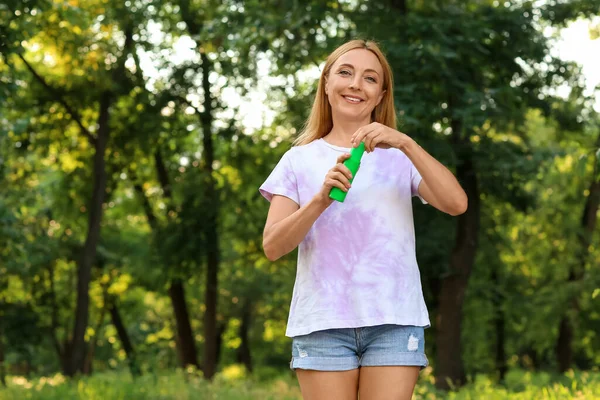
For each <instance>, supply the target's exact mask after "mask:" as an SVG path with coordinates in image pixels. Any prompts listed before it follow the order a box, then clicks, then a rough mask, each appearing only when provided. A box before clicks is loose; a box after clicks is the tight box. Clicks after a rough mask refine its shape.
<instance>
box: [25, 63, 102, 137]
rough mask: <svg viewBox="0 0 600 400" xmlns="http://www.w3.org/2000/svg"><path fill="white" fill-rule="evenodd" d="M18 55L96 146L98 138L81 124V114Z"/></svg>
mask: <svg viewBox="0 0 600 400" xmlns="http://www.w3.org/2000/svg"><path fill="white" fill-rule="evenodd" d="M17 55H18V56H19V58H20V59H21V60H22V61H23V62H24V63H25V66H27V69H28V70H29V71H30V72H31V73H32V74H33V76H34V77H35V79H37V80H38V82H40V83H41V84H42V86H44V88H45V89H46V90H47V91H48V92H50V93H51V94H52V95H53V96H54V97H55V99H56V100H58V102H59V103H60V104H62V105H63V107H64V108H65V109H66V110H67V112H68V113H69V114H70V115H71V118H73V120H74V121H75V122H76V123H77V125H79V127H80V128H81V132H82V133H83V134H84V135H85V136H86V137H87V138H88V140H89V141H90V143H91V144H92V145H95V144H96V137H94V135H92V134H91V133H90V131H89V130H88V129H87V128H86V127H85V126H83V123H82V122H81V117H80V116H79V113H78V112H77V110H75V109H73V108H72V107H71V106H70V105H69V103H67V101H66V100H65V98H64V97H63V96H62V95H61V94H60V93H59V92H58V91H57V90H56V89H55V88H53V87H52V86H50V85H49V84H48V82H46V80H45V79H44V78H43V77H42V76H40V74H38V73H37V71H36V70H35V69H34V68H33V66H32V65H31V64H29V63H28V62H27V60H26V59H25V57H23V55H22V54H21V53H20V52H17Z"/></svg>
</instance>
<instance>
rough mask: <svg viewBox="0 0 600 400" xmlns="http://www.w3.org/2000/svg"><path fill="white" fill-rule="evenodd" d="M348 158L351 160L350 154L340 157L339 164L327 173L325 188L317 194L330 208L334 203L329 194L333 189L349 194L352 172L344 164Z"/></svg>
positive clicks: (322, 187)
mask: <svg viewBox="0 0 600 400" xmlns="http://www.w3.org/2000/svg"><path fill="white" fill-rule="evenodd" d="M348 158H350V154H348V153H345V154H342V155H341V156H339V157H338V159H337V164H335V165H334V166H333V168H331V169H330V170H329V172H327V175H325V181H324V182H323V186H321V190H320V191H319V193H318V194H317V196H318V197H319V198H320V199H321V200H322V201H323V202H325V204H327V205H328V206H329V205H330V204H331V203H333V201H334V200H333V199H331V198H330V197H329V192H331V189H333V188H334V187H336V188H338V189H341V190H343V191H344V192H348V189H350V186H351V185H350V179H352V172H350V170H349V169H348V167H346V166H345V165H344V164H343V162H344V161H346V160H347V159H348Z"/></svg>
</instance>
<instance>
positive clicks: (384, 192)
mask: <svg viewBox="0 0 600 400" xmlns="http://www.w3.org/2000/svg"><path fill="white" fill-rule="evenodd" d="M350 150H351V149H350V148H345V147H339V146H334V145H331V144H329V143H327V142H326V141H324V140H323V139H318V140H315V141H313V142H311V143H309V144H307V145H303V146H297V147H293V148H291V149H290V150H289V151H287V152H286V153H285V154H284V155H283V157H282V158H281V160H280V161H279V163H278V164H277V166H276V167H275V169H274V170H273V171H272V172H271V174H270V175H269V177H268V178H267V180H266V181H265V182H264V183H263V184H262V186H261V187H260V189H259V190H260V193H261V194H262V195H263V196H264V197H265V198H266V199H267V200H269V201H271V199H272V197H273V195H281V196H285V197H288V198H290V199H291V200H293V201H294V202H296V203H297V204H298V205H299V206H300V207H302V206H304V205H305V204H306V203H308V202H309V201H310V200H311V199H312V198H313V197H314V196H315V195H316V194H317V193H318V192H319V190H320V189H321V187H322V185H323V181H324V179H325V175H326V174H327V172H328V171H329V170H330V169H331V168H332V167H333V166H334V165H335V163H336V160H337V158H338V157H339V156H340V155H341V154H343V153H349V152H350ZM420 182H421V175H420V174H419V172H418V171H417V169H416V168H415V167H414V165H413V164H412V162H411V161H410V159H409V158H408V157H407V156H406V155H405V154H404V153H402V151H400V150H398V149H393V148H392V149H379V148H377V149H375V151H374V152H372V153H366V152H365V153H364V155H363V157H362V160H361V165H360V169H359V170H358V172H357V173H356V176H355V178H354V181H353V182H352V187H351V188H350V190H349V191H348V194H347V196H346V199H345V201H344V202H343V203H340V202H337V201H334V202H333V204H332V205H331V206H329V208H327V209H326V210H325V211H324V212H323V213H322V214H321V215H320V216H319V218H318V219H317V220H316V221H315V223H314V224H313V226H312V227H311V229H310V230H309V231H308V234H307V235H306V237H305V238H304V240H303V241H302V242H301V243H300V245H299V247H298V267H297V272H296V282H295V284H294V292H293V295H292V303H291V306H290V314H289V319H288V325H287V330H286V336H290V337H293V336H298V335H304V334H308V333H310V332H313V331H318V330H323V329H331V328H358V327H364V326H373V325H380V324H398V325H415V326H424V327H428V326H429V325H430V322H429V314H428V312H427V307H426V305H425V301H424V298H423V291H422V288H421V277H420V274H419V267H418V265H417V260H416V254H415V231H414V222H413V212H412V201H411V197H412V196H418V187H419V183H420ZM421 201H423V202H425V201H424V200H423V199H421Z"/></svg>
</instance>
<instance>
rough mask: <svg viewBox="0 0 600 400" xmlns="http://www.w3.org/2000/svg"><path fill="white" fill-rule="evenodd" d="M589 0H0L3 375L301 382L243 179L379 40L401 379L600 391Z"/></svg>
mask: <svg viewBox="0 0 600 400" xmlns="http://www.w3.org/2000/svg"><path fill="white" fill-rule="evenodd" d="M599 14H600V1H598V0H572V1H559V0H549V1H541V0H540V1H533V2H532V1H487V0H464V1H456V0H431V1H421V0H337V1H336V0H306V1H301V0H272V1H258V0H248V1H236V0H222V1H214V0H125V1H122V0H3V1H2V2H0V51H1V56H0V398H2V399H12V398H15V399H23V398H43V399H70V398H77V399H79V398H81V399H108V398H122V399H138V398H139V399H146V398H151V399H171V398H173V399H197V398H205V399H209V398H215V399H254V398H272V399H299V398H300V392H299V389H298V386H297V383H296V381H295V378H294V375H293V373H292V372H290V371H289V368H288V363H289V359H290V351H291V349H290V343H291V342H290V339H289V338H286V337H285V336H284V331H285V325H286V320H287V313H288V310H289V302H290V299H291V294H292V288H293V284H294V279H295V260H296V252H293V253H292V254H290V255H288V256H286V257H285V258H283V259H281V260H278V261H277V262H274V263H272V262H270V261H268V260H267V259H266V257H265V256H264V254H263V252H262V229H263V226H264V222H265V218H266V215H267V210H268V206H269V203H268V202H267V201H266V200H264V199H263V198H262V197H261V196H260V195H259V192H258V187H259V186H260V184H261V183H262V182H263V181H264V180H265V179H266V177H267V176H268V174H269V173H270V171H271V170H272V168H273V167H274V166H275V164H276V163H277V161H278V160H279V159H280V157H281V156H282V154H283V153H284V152H285V151H286V150H288V149H289V148H290V146H291V143H292V141H293V139H294V138H295V137H296V136H297V134H298V133H299V131H300V130H301V129H302V125H303V122H304V121H305V118H306V117H307V115H308V112H309V110H310V106H311V101H312V99H313V96H314V92H315V89H316V83H317V80H318V77H319V74H320V69H321V68H322V66H323V64H324V60H325V57H326V56H327V54H328V53H329V52H330V51H332V50H333V49H334V48H335V47H337V46H338V45H340V44H342V43H343V42H345V41H347V40H349V39H352V38H357V37H359V38H368V39H374V40H376V41H377V42H379V43H380V44H381V46H382V48H383V49H384V51H385V52H386V54H387V56H388V57H389V61H390V63H391V65H392V68H393V70H394V78H395V92H394V95H395V100H396V107H397V111H398V115H399V119H400V121H399V129H400V130H401V131H402V132H405V133H407V134H408V135H410V136H411V137H413V138H414V139H415V140H416V141H417V142H418V143H419V144H421V146H423V147H424V148H425V149H426V150H427V151H429V152H430V153H431V154H432V155H434V156H435V157H436V158H438V159H439V160H440V161H442V162H443V163H444V164H445V165H447V166H448V167H449V168H451V170H452V171H453V172H455V173H456V175H457V177H458V179H459V181H460V182H461V184H462V185H463V187H464V188H465V191H466V192H467V194H468V196H469V210H468V211H467V213H466V214H464V215H462V216H461V217H458V218H453V217H450V216H447V215H443V214H442V213H441V212H438V211H436V210H435V209H433V208H432V207H429V206H424V205H422V204H420V203H419V202H418V201H416V202H415V203H414V206H415V227H416V234H417V257H418V260H419V265H420V268H421V276H422V282H423V288H424V292H425V297H426V302H427V305H428V307H429V311H430V315H431V320H432V327H431V328H430V329H427V330H426V350H427V354H428V357H429V360H430V363H431V366H430V367H428V368H427V369H426V370H424V371H423V372H422V374H421V379H420V381H419V384H418V387H417V389H416V391H415V398H417V399H442V398H455V399H459V398H464V399H467V398H468V399H473V398H486V399H504V398H515V399H516V398H518V399H551V398H552V399H559V398H560V399H563V398H577V399H593V398H600V371H599V369H598V366H599V365H600V336H599V332H600V272H599V268H598V266H599V265H600V235H599V232H598V231H599V229H597V220H598V214H599V211H598V208H599V204H600V119H599V117H598V112H599V111H600V101H599V100H598V99H599V98H598V96H597V92H596V85H599V84H600V40H598V36H600V17H598V15H599Z"/></svg>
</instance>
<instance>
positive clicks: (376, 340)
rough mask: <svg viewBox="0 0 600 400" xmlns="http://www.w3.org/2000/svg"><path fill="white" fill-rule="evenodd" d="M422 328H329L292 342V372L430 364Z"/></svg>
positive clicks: (395, 326) (388, 326)
mask: <svg viewBox="0 0 600 400" xmlns="http://www.w3.org/2000/svg"><path fill="white" fill-rule="evenodd" d="M424 331H425V329H424V328H423V327H421V326H408V325H377V326H368V327H364V328H341V329H327V330H322V331H316V332H312V333H309V334H308V335H301V336H295V337H294V338H293V339H292V361H291V362H290V368H291V369H293V370H294V369H296V368H300V369H310V370H317V371H348V370H351V369H356V368H359V367H372V366H390V365H411V366H419V367H421V369H423V368H425V367H426V366H427V365H429V362H428V360H427V357H426V356H425V332H424Z"/></svg>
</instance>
